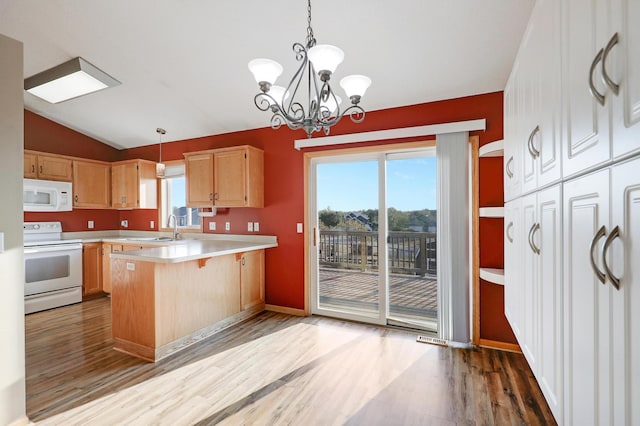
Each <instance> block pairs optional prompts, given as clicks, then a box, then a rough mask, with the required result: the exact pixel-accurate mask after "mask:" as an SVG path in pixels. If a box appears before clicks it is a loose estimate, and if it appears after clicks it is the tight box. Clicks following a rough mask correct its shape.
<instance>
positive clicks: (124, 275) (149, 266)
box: [111, 236, 277, 362]
mask: <svg viewBox="0 0 640 426" xmlns="http://www.w3.org/2000/svg"><path fill="white" fill-rule="evenodd" d="M272 247H277V241H276V237H269V236H258V237H255V236H252V237H250V238H238V239H219V240H218V239H217V240H178V241H174V242H171V243H170V244H168V245H166V246H162V247H153V248H143V249H141V250H134V251H126V252H119V253H113V254H112V263H111V274H112V275H111V283H112V288H111V311H112V332H113V339H114V348H115V349H116V350H119V351H121V352H124V353H127V354H130V355H133V356H136V357H138V358H142V359H144V360H146V361H152V362H155V361H158V360H160V359H162V358H164V357H166V356H168V355H170V354H172V353H175V352H177V351H179V350H182V349H184V348H186V347H187V346H189V345H191V344H193V343H196V342H198V341H200V340H202V339H205V338H207V337H209V336H211V335H212V334H214V333H216V332H218V331H220V330H222V329H224V328H227V327H229V326H231V325H233V324H236V323H239V322H241V321H244V320H246V319H247V318H250V317H252V316H255V315H257V314H258V313H260V312H262V311H263V310H264V251H265V249H268V248H272Z"/></svg>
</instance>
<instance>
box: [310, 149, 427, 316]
mask: <svg viewBox="0 0 640 426" xmlns="http://www.w3.org/2000/svg"><path fill="white" fill-rule="evenodd" d="M435 146H436V140H435V138H433V139H428V140H424V141H419V142H406V143H395V144H388V143H387V144H381V145H374V146H367V147H357V148H343V149H335V148H334V149H328V150H317V151H315V150H314V151H312V152H305V153H304V154H303V161H304V229H305V230H306V231H305V232H304V314H305V315H306V316H309V315H311V265H310V254H311V248H312V247H313V246H314V241H313V240H314V238H315V237H316V235H315V230H314V229H313V228H312V227H311V216H310V215H311V209H310V205H309V196H310V189H311V188H310V184H311V174H310V173H311V160H312V159H314V158H319V157H332V156H346V155H358V154H360V155H366V154H381V153H383V152H386V153H394V152H403V151H413V150H420V149H425V148H433V147H435ZM385 322H386V318H385Z"/></svg>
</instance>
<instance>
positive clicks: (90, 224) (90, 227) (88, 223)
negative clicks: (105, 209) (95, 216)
mask: <svg viewBox="0 0 640 426" xmlns="http://www.w3.org/2000/svg"><path fill="white" fill-rule="evenodd" d="M87 228H89V229H93V221H92V220H90V221H88V222H87Z"/></svg>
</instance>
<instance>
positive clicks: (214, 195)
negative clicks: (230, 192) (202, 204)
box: [213, 192, 218, 200]
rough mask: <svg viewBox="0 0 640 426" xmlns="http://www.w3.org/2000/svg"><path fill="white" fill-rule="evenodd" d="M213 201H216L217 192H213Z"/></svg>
mask: <svg viewBox="0 0 640 426" xmlns="http://www.w3.org/2000/svg"><path fill="white" fill-rule="evenodd" d="M213 199H214V200H217V199H218V193H217V192H214V193H213Z"/></svg>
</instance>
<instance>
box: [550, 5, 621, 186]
mask: <svg viewBox="0 0 640 426" xmlns="http://www.w3.org/2000/svg"><path fill="white" fill-rule="evenodd" d="M562 12H563V13H562V16H563V22H562V29H563V50H562V58H563V80H562V91H563V110H564V117H563V128H564V137H563V144H564V146H563V159H562V171H563V176H564V177H565V178H566V177H568V176H572V175H574V174H576V173H578V172H580V171H583V170H586V169H589V168H591V167H594V166H597V165H599V164H604V163H607V162H608V161H609V160H610V158H611V150H610V145H609V143H610V141H609V133H608V132H609V121H608V120H609V116H608V114H607V111H606V110H605V109H608V108H609V107H610V104H611V99H610V98H611V96H610V94H609V95H607V96H606V102H605V106H602V105H601V104H600V103H598V101H596V99H595V97H594V96H593V95H592V94H591V93H590V92H589V84H588V82H589V74H590V73H589V71H590V69H591V67H592V65H593V69H594V72H593V76H592V78H591V81H592V82H593V85H594V87H595V89H596V90H597V91H598V92H599V93H600V94H602V95H605V94H606V91H607V90H606V85H605V84H604V83H603V82H602V78H601V72H600V62H599V61H596V56H597V54H598V51H599V50H600V49H601V48H603V47H604V46H605V45H606V43H607V41H608V40H609V37H610V29H609V28H608V25H607V22H606V21H607V17H608V16H609V14H610V7H609V1H593V0H592V1H584V0H564V1H563V10H562Z"/></svg>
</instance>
